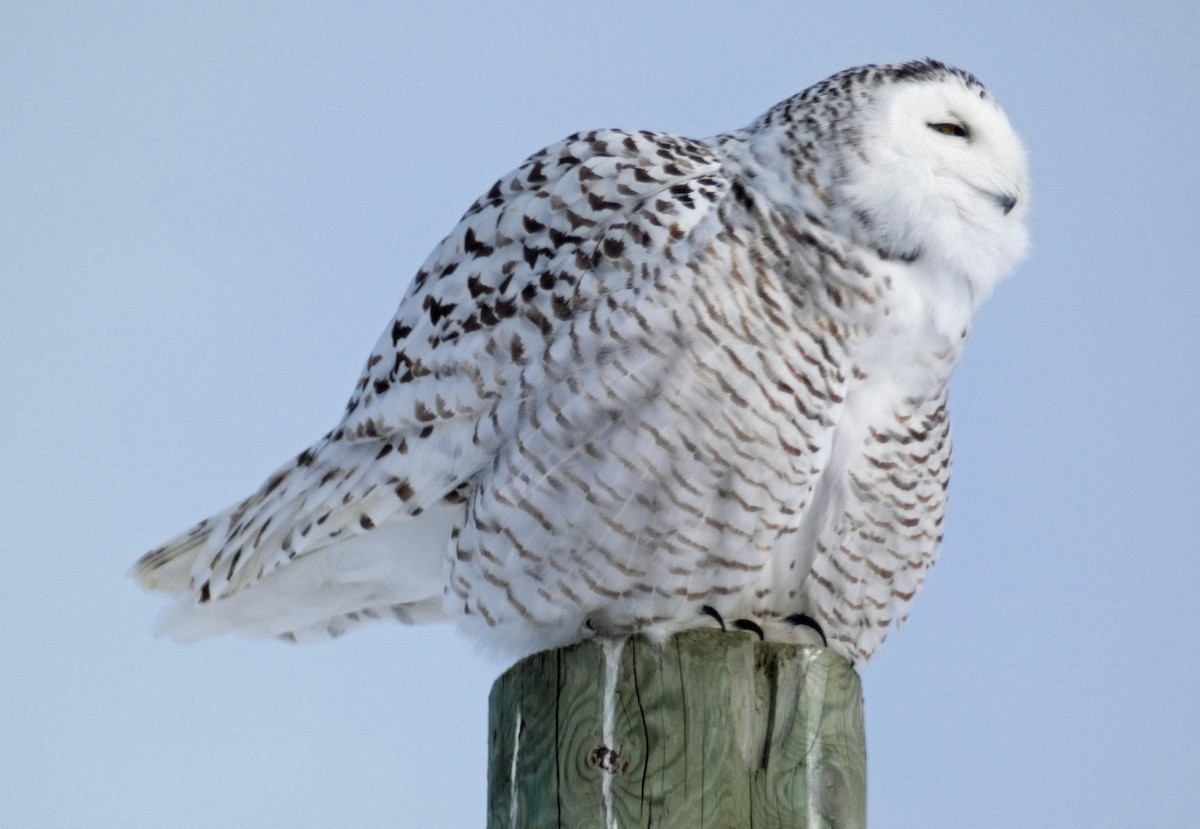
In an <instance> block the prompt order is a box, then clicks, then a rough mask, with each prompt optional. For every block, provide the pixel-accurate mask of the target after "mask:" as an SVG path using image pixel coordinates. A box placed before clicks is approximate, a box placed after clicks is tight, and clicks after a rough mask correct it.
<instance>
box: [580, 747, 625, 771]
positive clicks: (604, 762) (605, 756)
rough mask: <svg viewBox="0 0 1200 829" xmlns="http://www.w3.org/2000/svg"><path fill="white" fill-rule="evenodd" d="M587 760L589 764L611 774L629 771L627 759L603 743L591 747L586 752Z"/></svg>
mask: <svg viewBox="0 0 1200 829" xmlns="http://www.w3.org/2000/svg"><path fill="white" fill-rule="evenodd" d="M587 761H588V765H589V766H592V767H593V768H598V769H600V770H601V771H607V772H611V773H613V774H624V773H625V772H627V771H629V760H628V759H626V758H625V757H624V756H622V754H621V752H619V751H617V750H616V749H615V748H609V747H608V746H605V745H601V746H597V747H596V748H594V749H592V751H591V753H590V754H588V759H587Z"/></svg>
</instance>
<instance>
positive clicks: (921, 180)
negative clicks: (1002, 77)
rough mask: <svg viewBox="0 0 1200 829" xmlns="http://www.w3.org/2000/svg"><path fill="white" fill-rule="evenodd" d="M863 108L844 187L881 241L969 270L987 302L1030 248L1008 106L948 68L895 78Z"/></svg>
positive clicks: (893, 249)
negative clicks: (938, 74) (942, 73)
mask: <svg viewBox="0 0 1200 829" xmlns="http://www.w3.org/2000/svg"><path fill="white" fill-rule="evenodd" d="M860 114H861V118H862V121H861V131H860V132H859V134H858V138H859V141H858V144H857V146H856V147H855V150H856V151H855V152H854V153H852V157H851V158H850V159H848V160H847V161H848V163H847V178H846V180H845V182H844V189H843V193H844V194H845V195H846V196H847V197H848V198H849V200H850V202H851V203H852V204H853V209H854V210H855V211H856V212H857V216H858V218H859V219H861V220H862V221H863V222H864V223H865V224H866V230H867V233H868V234H869V236H870V237H871V241H872V242H873V243H874V244H875V245H876V246H877V247H879V248H881V249H882V250H884V251H886V252H888V253H891V254H893V255H897V256H906V257H912V256H913V255H919V257H920V259H921V260H922V261H923V262H924V263H926V264H927V265H929V266H932V267H934V268H936V269H938V270H939V271H949V272H953V273H957V274H959V275H961V276H964V277H966V278H967V279H968V280H969V282H970V283H971V287H972V292H973V293H977V294H978V297H977V298H978V300H980V301H982V299H983V298H984V297H985V296H986V295H987V294H988V293H989V292H990V290H991V287H992V286H993V285H994V284H995V282H996V280H998V279H999V278H1000V277H1001V276H1003V275H1004V274H1005V273H1007V272H1008V271H1009V270H1011V269H1012V267H1013V266H1014V265H1016V263H1017V262H1018V261H1019V260H1020V259H1021V258H1022V257H1023V256H1024V255H1025V252H1026V250H1027V249H1028V246H1029V241H1028V234H1027V232H1026V229H1025V223H1024V219H1025V215H1026V212H1027V209H1028V203H1029V188H1028V171H1027V164H1026V159H1025V151H1024V149H1023V148H1022V146H1021V142H1020V140H1019V139H1018V138H1017V136H1016V134H1015V133H1014V132H1013V129H1012V127H1011V126H1010V125H1009V123H1008V119H1007V118H1006V117H1005V115H1004V112H1003V111H1002V110H1001V109H1000V107H999V106H997V104H996V103H995V101H994V100H992V98H991V97H990V96H988V95H986V94H985V93H982V91H981V89H980V88H979V87H976V86H972V85H970V84H968V83H967V82H966V81H965V80H963V79H961V78H959V77H956V76H947V77H942V78H937V79H925V80H917V81H907V82H899V83H892V84H885V85H883V86H881V87H880V88H879V89H878V91H876V92H875V93H874V94H873V96H872V101H871V103H870V104H868V105H867V106H866V107H864V109H863V110H862V111H861V113H860Z"/></svg>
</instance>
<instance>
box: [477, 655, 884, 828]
mask: <svg viewBox="0 0 1200 829" xmlns="http://www.w3.org/2000/svg"><path fill="white" fill-rule="evenodd" d="M489 709H490V710H489V730H490V737H489V753H488V823H487V825H488V829H502V828H503V829H543V827H546V829H549V827H554V829H593V827H594V829H618V827H620V829H633V828H634V827H653V829H683V827H687V829H751V827H753V829H801V827H804V828H805V829H817V827H822V828H823V827H836V828H837V829H860V828H861V827H863V826H865V824H866V746H865V743H864V737H863V727H862V695H861V689H860V686H859V681H858V675H857V674H856V673H855V672H854V669H853V668H851V667H850V665H849V664H848V663H847V662H846V661H845V660H844V659H842V658H841V657H839V656H837V655H836V654H834V653H833V652H832V651H829V650H827V649H824V648H813V647H802V646H793V645H782V644H775V643H764V642H761V641H759V640H758V639H757V638H755V637H753V636H751V635H749V634H745V635H743V634H741V633H736V632H730V633H721V632H719V631H693V632H690V633H685V634H682V635H680V636H677V637H675V638H674V639H672V640H670V641H669V642H667V644H665V645H663V646H661V647H659V646H656V645H653V644H651V643H649V642H647V641H646V640H644V639H641V638H632V639H593V640H589V641H587V642H583V643H581V644H578V645H574V646H572V647H569V648H564V649H561V650H557V651H547V652H545V653H540V654H535V655H533V656H531V657H528V658H527V659H524V660H522V661H521V662H518V663H517V664H516V665H514V666H513V667H512V668H510V669H509V670H508V671H507V672H506V673H505V674H504V675H503V676H501V677H500V678H499V679H498V680H496V684H495V685H494V686H493V687H492V693H491V696H490V699H489Z"/></svg>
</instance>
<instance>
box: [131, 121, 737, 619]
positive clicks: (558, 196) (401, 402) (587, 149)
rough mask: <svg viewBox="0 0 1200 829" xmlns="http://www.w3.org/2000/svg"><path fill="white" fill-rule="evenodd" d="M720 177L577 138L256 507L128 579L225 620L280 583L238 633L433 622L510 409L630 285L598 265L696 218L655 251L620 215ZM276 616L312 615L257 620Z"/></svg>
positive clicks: (522, 176)
mask: <svg viewBox="0 0 1200 829" xmlns="http://www.w3.org/2000/svg"><path fill="white" fill-rule="evenodd" d="M719 174H720V164H719V162H718V161H717V159H716V158H715V157H714V155H713V153H712V151H711V150H710V148H708V147H707V146H706V145H704V144H702V143H699V142H694V141H690V140H687V139H682V138H677V137H674V136H669V135H664V134H658V133H652V132H621V131H615V130H602V131H595V132H588V133H580V134H576V135H573V136H570V137H569V138H567V139H565V140H563V141H561V142H559V143H557V144H554V145H552V146H550V147H547V148H546V149H544V150H542V151H540V152H538V153H536V154H535V155H533V156H531V157H530V158H529V159H528V160H527V161H526V162H525V163H524V164H522V165H521V166H520V167H519V168H518V169H517V170H515V171H514V172H512V173H511V174H509V175H507V176H505V177H503V178H501V179H500V180H499V181H497V182H496V183H495V184H494V185H493V186H492V188H491V189H490V190H489V191H488V192H487V193H486V194H485V195H484V196H483V197H481V198H480V199H479V200H478V201H476V202H475V204H473V205H472V206H471V207H470V209H469V210H468V211H467V212H466V214H465V215H464V217H463V219H462V220H461V221H460V223H459V224H458V226H457V227H456V228H455V229H454V230H453V231H452V232H451V233H450V235H449V236H447V237H446V238H445V239H444V240H443V241H442V242H441V243H440V244H439V245H438V247H437V248H436V249H435V250H434V251H433V253H432V254H431V255H430V256H429V258H428V259H427V260H426V262H425V263H424V265H423V266H422V267H421V269H420V270H419V271H418V273H417V275H416V277H415V279H414V281H413V283H412V285H411V287H410V288H409V290H408V292H407V294H406V295H405V297H404V299H403V301H402V302H401V304H400V307H399V310H398V311H397V313H396V316H395V318H394V319H393V320H392V323H391V324H390V325H389V326H388V327H387V329H386V330H385V332H384V333H383V335H382V336H381V338H380V339H379V341H378V344H377V345H376V347H375V348H374V350H373V351H372V353H371V356H370V358H369V359H368V361H367V365H366V368H365V370H364V372H363V374H362V376H361V378H360V379H359V381H358V383H357V386H356V388H355V391H354V393H353V396H352V397H351V399H350V401H349V403H348V405H347V409H346V413H345V416H344V418H343V420H342V422H341V423H340V424H339V426H338V427H337V428H335V429H334V430H332V431H331V432H330V433H328V434H327V435H326V436H324V437H323V438H322V439H321V440H319V441H318V442H317V443H315V444H314V445H313V446H311V447H309V448H308V449H305V450H304V451H303V452H301V453H300V454H299V455H298V456H296V458H294V459H293V460H292V461H290V462H289V463H288V464H286V465H284V466H283V467H282V468H281V469H279V470H278V471H276V473H275V474H273V475H272V476H271V477H270V478H268V479H267V481H266V482H265V483H264V484H263V486H262V487H261V488H260V489H259V490H258V491H257V492H256V493H254V494H253V495H251V496H250V497H248V498H247V499H245V500H243V501H242V502H240V503H238V504H236V505H234V506H233V507H231V508H229V509H227V510H225V511H223V512H221V513H218V514H217V515H214V516H212V517H211V518H208V519H206V520H205V521H203V522H201V523H200V524H198V525H196V526H195V527H193V528H192V529H191V530H189V531H188V532H186V533H184V534H183V535H181V536H179V537H178V538H176V539H174V540H172V541H170V542H168V543H167V544H166V545H164V546H162V547H160V548H158V549H156V550H153V551H151V552H149V553H147V554H146V555H145V556H143V557H142V559H141V560H139V562H138V563H137V564H136V565H135V568H134V574H135V576H136V578H137V579H138V580H139V581H140V582H141V583H142V584H143V585H144V586H146V587H148V588H151V589H156V590H162V591H167V592H171V593H175V594H176V596H177V598H179V600H180V601H181V602H182V603H185V604H195V605H220V604H222V603H224V604H226V605H227V606H230V607H232V606H233V605H235V604H237V603H235V602H233V601H231V600H232V598H233V597H234V596H235V594H239V593H241V592H243V591H246V590H247V588H250V587H256V588H259V591H260V592H261V587H259V586H260V585H261V584H262V583H264V582H265V581H267V580H270V581H273V582H275V583H276V584H279V585H286V586H287V591H286V597H284V598H283V599H281V600H280V601H279V602H275V603H272V602H263V601H258V602H256V603H255V604H252V605H250V604H249V603H246V602H243V603H242V604H244V605H249V606H247V607H243V608H238V613H239V614H241V613H246V614H249V615H250V616H253V617H254V618H253V619H243V618H240V617H239V619H238V620H237V621H234V622H232V623H231V624H232V625H233V626H235V627H242V628H255V630H260V629H261V630H262V631H264V632H269V633H279V632H283V631H284V630H290V629H293V628H296V627H304V626H305V625H308V624H318V625H319V624H321V623H322V619H326V618H329V617H331V616H334V615H337V614H345V613H354V612H357V611H358V609H359V608H360V607H361V608H373V607H390V608H408V609H409V610H410V611H412V610H416V611H420V613H419V614H418V615H424V614H426V613H427V612H429V608H430V606H431V605H430V600H432V599H433V598H435V597H437V598H440V595H441V592H442V587H443V585H444V572H443V569H444V565H443V559H444V556H445V545H446V543H447V542H448V541H449V539H450V535H451V532H452V530H453V527H454V526H455V525H456V524H457V523H460V522H461V520H462V507H461V505H458V504H457V502H459V501H461V500H462V497H461V493H462V491H463V490H464V489H465V488H466V487H467V486H468V485H469V481H470V479H471V477H472V476H473V475H474V474H476V473H477V472H478V471H479V470H480V469H481V468H482V467H484V466H485V465H486V464H487V463H489V461H490V460H491V459H492V457H493V456H494V454H495V453H496V451H497V446H498V445H499V443H500V442H501V441H503V440H504V439H505V436H506V429H505V423H504V422H503V419H504V417H505V414H504V413H505V411H511V408H512V407H511V406H509V407H508V408H507V410H506V407H505V406H503V405H502V403H503V402H504V401H506V400H507V401H512V400H513V399H515V398H519V397H520V396H521V395H522V394H524V392H525V389H524V388H522V386H524V385H526V384H533V383H537V382H538V380H539V374H538V365H537V363H538V360H540V359H541V355H542V353H543V351H544V350H545V349H546V348H547V347H548V343H550V342H551V340H553V339H554V336H555V334H556V332H558V331H559V329H560V328H561V327H562V326H563V322H564V320H568V319H570V318H571V317H572V315H574V314H576V313H577V311H578V309H579V308H581V307H587V306H590V305H591V304H593V303H595V302H597V301H598V299H599V298H600V297H602V296H604V295H605V294H606V293H607V292H610V291H612V290H615V289H616V288H618V287H620V285H614V284H610V283H609V282H608V281H606V279H608V280H611V279H618V280H619V281H620V283H621V284H624V283H625V282H626V281H627V280H628V279H629V275H628V274H627V273H626V272H625V271H623V270H616V269H605V268H596V267H593V264H594V262H595V261H597V260H598V259H603V258H605V257H610V258H611V257H619V256H621V255H622V253H623V251H624V250H625V249H626V248H627V247H628V248H636V247H638V246H639V245H641V246H652V245H654V244H656V243H657V242H658V241H659V239H658V238H657V237H658V236H661V237H664V238H672V236H677V235H679V234H683V233H686V232H687V228H686V227H684V226H683V225H684V224H686V223H688V222H693V221H697V220H698V218H699V216H700V215H702V214H703V212H704V205H699V206H698V205H695V204H694V203H691V202H690V200H689V199H685V201H687V202H688V204H689V205H690V209H689V210H686V211H683V212H682V213H681V215H680V216H679V220H678V222H677V223H674V226H673V227H672V226H665V227H663V228H661V229H660V230H661V233H658V234H656V236H655V238H646V235H647V234H646V233H645V231H642V235H641V236H632V237H631V235H630V234H629V232H628V231H627V228H626V227H625V222H624V217H626V216H627V215H628V214H630V213H631V212H633V211H637V210H639V209H640V208H641V207H643V206H644V205H645V204H647V203H653V202H654V201H655V200H664V199H665V200H666V201H668V202H672V203H674V202H675V201H678V198H679V194H680V193H684V195H685V196H686V194H687V193H691V192H692V191H691V190H690V189H689V188H690V186H691V184H690V183H694V182H697V181H702V182H705V183H706V184H705V185H704V187H703V188H702V189H703V190H704V191H705V192H706V193H709V194H710V196H711V195H712V194H714V193H715V190H716V189H717V184H716V182H717V181H718V180H719ZM680 188H682V190H681V189H680ZM673 193H674V195H672V194H673ZM712 200H713V198H709V200H708V201H709V202H711V201H712ZM706 203H707V202H706ZM667 206H669V205H667ZM685 214H686V215H685ZM680 223H683V224H680ZM669 224H670V223H669ZM417 517H419V519H420V520H417V521H410V520H408V519H413V518H417ZM419 525H420V526H419ZM414 534H415V535H414ZM439 538H440V539H442V541H441V543H438V542H437V539H439ZM414 541H420V542H421V544H419V545H414V543H408V542H414ZM343 588H344V589H343ZM339 591H340V592H339ZM318 593H323V595H324V597H325V598H326V599H328V600H327V601H316V600H314V598H315V597H316V595H317V594H318ZM283 604H287V605H290V606H296V605H299V604H307V605H308V606H309V607H310V608H311V611H309V612H308V614H307V615H306V616H305V617H304V618H303V619H300V620H296V619H291V620H289V621H288V622H287V623H286V624H283V623H281V624H273V623H268V622H267V621H264V620H265V617H270V616H272V615H273V614H277V613H280V612H282V611H281V609H280V607H278V606H276V605H279V606H282V605H283ZM406 612H407V611H406ZM396 615H397V616H401V615H402V614H401V613H400V612H397V613H396ZM259 617H263V618H259ZM260 623H261V624H260ZM264 624H265V625H266V627H263V625H264ZM208 632H215V631H209V630H208V629H207V628H205V629H204V630H203V631H200V633H199V634H198V635H204V634H205V633H208Z"/></svg>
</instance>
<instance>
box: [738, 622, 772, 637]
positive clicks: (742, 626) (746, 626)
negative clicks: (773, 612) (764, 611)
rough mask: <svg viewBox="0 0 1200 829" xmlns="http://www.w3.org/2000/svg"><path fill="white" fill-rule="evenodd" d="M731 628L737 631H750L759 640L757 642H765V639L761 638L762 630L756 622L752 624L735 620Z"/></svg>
mask: <svg viewBox="0 0 1200 829" xmlns="http://www.w3.org/2000/svg"><path fill="white" fill-rule="evenodd" d="M733 626H734V627H735V628H737V629H738V630H748V631H750V632H751V633H753V634H754V635H755V636H757V637H758V638H759V641H764V642H765V641H766V638H767V637H765V636H763V629H762V627H760V626H759V624H758V623H757V622H752V621H751V620H749V619H737V620H735V621H734V623H733Z"/></svg>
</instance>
